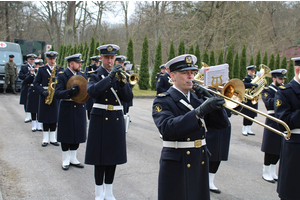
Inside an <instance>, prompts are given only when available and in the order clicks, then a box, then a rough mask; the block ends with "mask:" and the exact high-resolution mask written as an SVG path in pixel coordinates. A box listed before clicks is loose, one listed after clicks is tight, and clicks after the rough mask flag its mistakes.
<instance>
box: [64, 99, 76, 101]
mask: <svg viewBox="0 0 300 200" xmlns="http://www.w3.org/2000/svg"><path fill="white" fill-rule="evenodd" d="M62 101H73V99H62Z"/></svg>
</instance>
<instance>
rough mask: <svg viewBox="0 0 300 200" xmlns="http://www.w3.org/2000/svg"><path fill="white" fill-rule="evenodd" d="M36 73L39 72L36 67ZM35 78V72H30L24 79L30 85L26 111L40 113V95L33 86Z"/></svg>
mask: <svg viewBox="0 0 300 200" xmlns="http://www.w3.org/2000/svg"><path fill="white" fill-rule="evenodd" d="M35 73H37V69H35ZM34 78H35V74H30V75H29V76H27V77H26V78H25V80H24V81H23V82H25V83H27V84H28V85H29V88H28V93H27V102H26V112H30V113H38V108H39V98H40V95H39V93H38V92H37V91H36V89H35V88H34V86H33V80H34Z"/></svg>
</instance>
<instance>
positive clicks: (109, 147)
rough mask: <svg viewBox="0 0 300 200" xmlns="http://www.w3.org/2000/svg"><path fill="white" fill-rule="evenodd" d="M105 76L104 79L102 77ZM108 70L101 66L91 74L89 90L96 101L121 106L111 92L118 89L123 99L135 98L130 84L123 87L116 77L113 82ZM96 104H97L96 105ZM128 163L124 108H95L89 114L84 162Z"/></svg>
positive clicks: (121, 99)
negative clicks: (110, 109) (112, 89)
mask: <svg viewBox="0 0 300 200" xmlns="http://www.w3.org/2000/svg"><path fill="white" fill-rule="evenodd" d="M101 75H104V77H105V78H102V76H101ZM107 75H108V72H107V70H106V69H104V68H103V67H102V66H101V67H99V68H98V69H97V70H96V72H95V73H93V74H92V75H91V77H90V81H89V82H88V84H87V85H88V86H87V92H88V94H89V95H90V97H92V98H94V99H95V103H98V104H104V105H114V106H119V105H120V104H119V102H118V100H117V99H116V97H115V95H114V94H113V93H112V91H111V89H110V88H111V87H113V88H114V90H115V91H116V93H117V95H118V97H119V99H120V101H124V102H129V101H131V100H132V98H133V94H132V91H131V89H130V87H129V83H126V84H125V86H123V87H121V86H120V82H119V81H117V79H116V78H114V79H113V80H112V82H111V81H110V78H109V77H107ZM95 103H94V104H95ZM126 162H127V154H126V140H125V124H124V116H123V111H122V110H112V111H109V110H105V109H99V108H93V109H92V111H91V116H90V124H89V132H88V140H87V145H86V155H85V163H86V164H91V165H116V164H123V163H126Z"/></svg>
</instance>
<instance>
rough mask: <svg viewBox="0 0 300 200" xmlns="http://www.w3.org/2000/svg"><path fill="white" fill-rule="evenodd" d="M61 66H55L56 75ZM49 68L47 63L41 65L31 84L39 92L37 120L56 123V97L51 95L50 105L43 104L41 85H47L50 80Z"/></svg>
mask: <svg viewBox="0 0 300 200" xmlns="http://www.w3.org/2000/svg"><path fill="white" fill-rule="evenodd" d="M62 70H63V68H61V67H59V66H56V71H55V74H56V75H57V74H58V73H59V72H60V71H62ZM50 75H51V70H50V67H49V66H48V65H44V66H43V67H39V69H38V72H37V75H36V77H35V79H34V81H33V85H34V87H35V89H36V90H37V91H38V93H39V94H40V100H39V111H38V121H39V122H41V123H57V114H58V99H56V98H55V96H54V97H53V101H52V103H51V104H50V105H48V104H45V98H46V97H44V96H43V95H42V92H43V91H44V90H47V89H44V88H43V87H48V83H49V81H50ZM53 79H54V80H53V82H54V83H55V78H53Z"/></svg>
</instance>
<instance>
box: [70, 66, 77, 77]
mask: <svg viewBox="0 0 300 200" xmlns="http://www.w3.org/2000/svg"><path fill="white" fill-rule="evenodd" d="M68 69H69V70H70V71H71V72H72V73H73V75H76V72H73V70H71V68H70V67H68Z"/></svg>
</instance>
